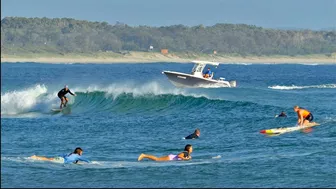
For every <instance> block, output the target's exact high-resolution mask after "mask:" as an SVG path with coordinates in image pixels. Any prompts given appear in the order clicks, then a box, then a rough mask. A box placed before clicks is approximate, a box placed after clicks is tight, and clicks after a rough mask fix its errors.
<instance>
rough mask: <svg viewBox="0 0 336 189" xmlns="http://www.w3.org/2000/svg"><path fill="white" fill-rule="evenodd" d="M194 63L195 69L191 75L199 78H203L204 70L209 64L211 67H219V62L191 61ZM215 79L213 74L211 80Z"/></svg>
mask: <svg viewBox="0 0 336 189" xmlns="http://www.w3.org/2000/svg"><path fill="white" fill-rule="evenodd" d="M191 62H192V63H194V64H195V65H194V67H193V69H192V70H191V75H194V76H197V77H202V78H203V70H204V68H205V67H206V65H207V64H209V65H213V66H216V67H217V66H218V65H219V63H217V62H208V61H199V60H194V61H191ZM212 77H213V72H212V75H211V76H210V77H209V78H212Z"/></svg>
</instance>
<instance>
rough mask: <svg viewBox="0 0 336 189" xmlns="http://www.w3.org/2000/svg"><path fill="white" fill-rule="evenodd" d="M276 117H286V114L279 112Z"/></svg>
mask: <svg viewBox="0 0 336 189" xmlns="http://www.w3.org/2000/svg"><path fill="white" fill-rule="evenodd" d="M278 117H287V115H286V114H283V113H281V114H279V115H278Z"/></svg>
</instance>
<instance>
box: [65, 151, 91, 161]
mask: <svg viewBox="0 0 336 189" xmlns="http://www.w3.org/2000/svg"><path fill="white" fill-rule="evenodd" d="M61 158H63V159H64V163H77V162H78V161H84V162H87V163H90V162H91V161H90V160H88V159H86V158H83V157H82V156H80V155H79V154H73V153H71V154H64V155H61Z"/></svg>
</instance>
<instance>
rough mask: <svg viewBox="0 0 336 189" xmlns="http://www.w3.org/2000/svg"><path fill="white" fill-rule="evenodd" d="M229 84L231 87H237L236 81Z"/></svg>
mask: <svg viewBox="0 0 336 189" xmlns="http://www.w3.org/2000/svg"><path fill="white" fill-rule="evenodd" d="M229 83H230V85H231V87H236V86H237V82H236V80H234V81H230V82H229Z"/></svg>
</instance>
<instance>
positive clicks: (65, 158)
mask: <svg viewBox="0 0 336 189" xmlns="http://www.w3.org/2000/svg"><path fill="white" fill-rule="evenodd" d="M82 154H83V150H82V148H80V147H78V148H76V149H75V150H74V152H72V153H70V154H63V155H60V156H57V157H53V158H47V157H43V156H36V155H33V156H30V158H31V159H35V160H42V161H54V162H60V163H78V161H84V162H86V163H91V161H90V160H88V159H86V158H83V157H82Z"/></svg>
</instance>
